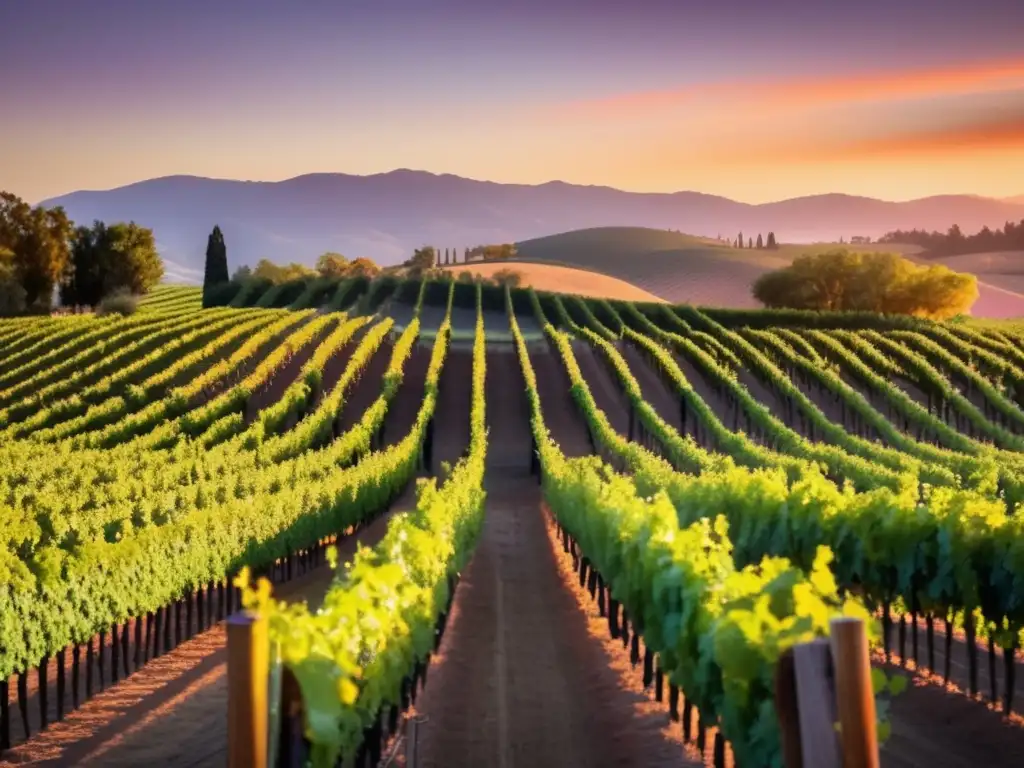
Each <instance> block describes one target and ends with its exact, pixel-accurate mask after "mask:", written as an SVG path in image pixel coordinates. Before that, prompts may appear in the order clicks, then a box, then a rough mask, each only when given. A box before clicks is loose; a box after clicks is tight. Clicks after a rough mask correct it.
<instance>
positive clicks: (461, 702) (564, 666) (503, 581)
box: [417, 473, 695, 768]
mask: <svg viewBox="0 0 1024 768" xmlns="http://www.w3.org/2000/svg"><path fill="white" fill-rule="evenodd" d="M488 494H489V495H488V504H487V519H486V522H485V524H484V530H483V533H482V535H481V540H480V544H479V546H478V549H477V552H476V555H475V556H474V558H473V560H472V562H471V563H470V565H469V566H468V568H467V569H466V571H465V573H464V574H463V578H462V581H461V583H460V586H459V589H458V592H457V593H456V597H455V602H454V606H453V610H452V616H451V618H450V619H449V625H448V631H447V632H446V633H445V636H444V640H443V642H442V644H441V648H440V652H439V654H438V655H437V656H435V661H434V662H433V663H432V665H431V670H430V676H429V682H428V684H427V687H426V690H425V692H424V693H423V694H422V697H421V698H420V699H419V701H418V702H417V710H418V714H420V715H422V716H425V717H426V718H427V720H426V722H425V723H424V725H423V726H421V729H420V735H419V757H420V761H419V763H420V766H421V768H429V767H432V766H447V767H450V768H460V767H461V766H467V768H468V767H469V766H472V767H473V768H477V767H478V766H495V767H496V768H548V767H550V768H556V767H560V766H573V768H587V767H588V766H593V767H594V768H597V767H598V766H600V767H601V768H604V767H606V766H627V765H628V766H640V765H643V766H662V765H664V766H669V765H671V766H684V765H686V764H687V763H686V762H685V761H684V754H683V747H682V744H681V742H680V740H679V739H678V738H672V737H671V736H670V735H668V734H667V733H666V732H665V731H666V730H667V719H668V718H667V715H666V714H665V712H664V711H661V710H660V709H659V708H657V706H656V705H654V704H652V703H651V702H650V701H649V700H648V699H647V697H646V696H645V695H644V694H643V693H641V692H639V691H637V690H635V689H631V688H630V687H629V686H628V685H627V684H626V682H625V681H624V679H623V677H624V674H623V670H622V663H621V659H619V660H618V661H617V660H616V659H615V658H614V657H613V655H612V654H611V653H609V651H608V650H607V649H606V648H605V644H604V643H603V641H602V639H601V637H600V635H599V634H598V633H599V632H600V630H601V624H600V623H599V622H596V621H595V622H591V621H590V618H591V617H590V616H589V615H588V610H587V609H586V608H584V607H583V606H582V605H581V604H580V603H579V602H578V600H577V597H576V596H575V595H574V594H573V592H572V591H570V590H569V589H568V588H567V585H566V583H565V582H566V578H565V576H564V575H563V573H562V571H561V570H560V568H559V564H558V562H557V558H556V556H555V553H554V551H553V548H552V544H551V539H550V537H549V535H548V531H547V526H546V523H545V520H544V517H543V513H542V510H541V506H540V491H539V489H538V488H537V486H536V484H535V483H534V482H533V481H532V480H531V479H530V478H529V477H516V476H512V475H509V474H501V475H498V474H497V473H495V475H494V476H492V477H491V478H490V479H489V481H488ZM626 666H627V667H628V662H627V663H626ZM656 710H657V711H656ZM691 764H695V763H691Z"/></svg>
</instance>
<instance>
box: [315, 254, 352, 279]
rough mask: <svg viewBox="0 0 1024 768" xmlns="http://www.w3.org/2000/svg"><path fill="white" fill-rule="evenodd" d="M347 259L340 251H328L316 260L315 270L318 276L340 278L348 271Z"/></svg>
mask: <svg viewBox="0 0 1024 768" xmlns="http://www.w3.org/2000/svg"><path fill="white" fill-rule="evenodd" d="M348 269H349V261H348V259H346V258H345V257H344V256H342V255H341V254H340V253H333V252H330V251H328V252H327V253H325V254H323V255H321V256H320V258H319V259H317V260H316V271H317V272H318V273H320V277H333V278H338V279H340V278H342V277H345V276H346V274H347V273H348Z"/></svg>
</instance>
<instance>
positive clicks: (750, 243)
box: [747, 237, 754, 248]
mask: <svg viewBox="0 0 1024 768" xmlns="http://www.w3.org/2000/svg"><path fill="white" fill-rule="evenodd" d="M753 247H754V238H752V237H748V238H747V248H753Z"/></svg>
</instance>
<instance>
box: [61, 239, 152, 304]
mask: <svg viewBox="0 0 1024 768" xmlns="http://www.w3.org/2000/svg"><path fill="white" fill-rule="evenodd" d="M163 276H164V267H163V262H162V261H161V259H160V255H159V254H158V253H157V250H156V241H155V240H154V238H153V232H152V230H150V229H146V228H145V227H140V226H139V225H137V224H135V223H134V222H131V223H129V224H123V223H120V224H111V225H107V224H104V223H103V222H101V221H96V222H94V223H93V225H92V226H91V227H78V228H77V229H76V230H75V233H74V238H73V241H72V248H71V263H70V265H69V269H68V271H67V273H66V274H65V276H64V281H63V283H62V284H61V291H60V293H61V301H62V303H63V304H65V305H66V306H78V305H85V306H97V305H98V304H99V303H100V302H101V301H102V300H103V299H104V298H105V297H107V296H110V295H112V294H114V293H117V292H119V291H123V292H127V293H131V294H134V295H142V294H145V293H148V292H149V291H150V290H151V289H152V288H153V287H154V286H155V285H157V284H158V283H159V282H160V280H161V279H162V278H163Z"/></svg>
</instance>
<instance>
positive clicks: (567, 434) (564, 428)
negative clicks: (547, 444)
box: [528, 342, 591, 458]
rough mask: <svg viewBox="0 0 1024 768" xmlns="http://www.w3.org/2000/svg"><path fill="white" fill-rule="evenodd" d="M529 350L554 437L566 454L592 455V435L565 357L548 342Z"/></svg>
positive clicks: (544, 409) (549, 426)
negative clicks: (572, 391)
mask: <svg viewBox="0 0 1024 768" xmlns="http://www.w3.org/2000/svg"><path fill="white" fill-rule="evenodd" d="M528 354H529V356H530V364H531V365H532V366H533V372H534V375H535V376H536V377H537V393H538V394H539V395H540V400H541V408H543V411H544V423H545V426H547V428H548V430H549V431H550V433H551V439H552V440H554V441H555V442H556V443H558V446H559V447H560V448H561V449H562V452H563V453H564V454H565V455H566V456H569V457H573V458H575V457H579V456H587V455H589V454H590V453H591V447H590V437H589V435H588V432H587V427H586V425H585V424H584V423H583V419H582V418H580V417H579V415H578V410H577V408H576V403H575V402H574V401H573V399H572V395H571V394H570V393H569V375H568V374H567V373H566V372H565V366H564V365H563V364H562V361H561V359H559V358H558V357H557V355H556V353H554V352H552V351H551V349H550V347H549V346H548V344H547V342H541V343H540V344H534V345H531V348H530V349H529V352H528Z"/></svg>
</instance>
